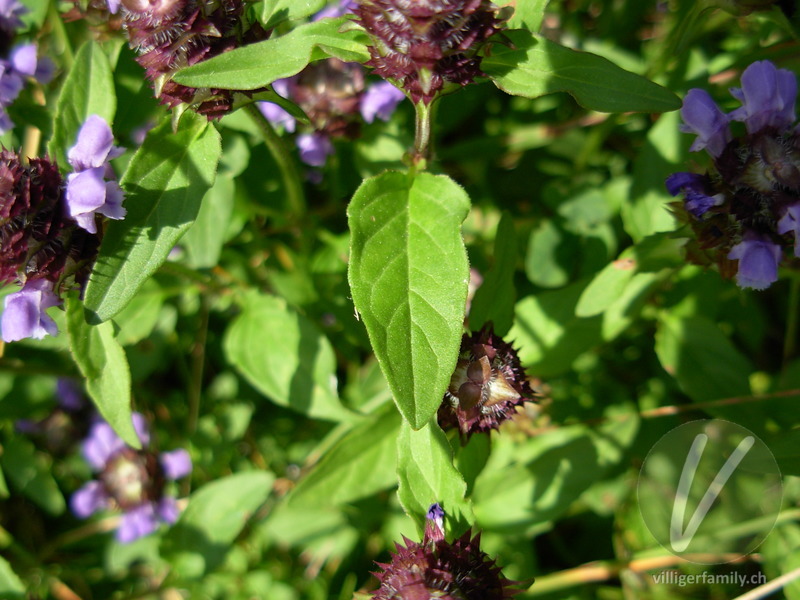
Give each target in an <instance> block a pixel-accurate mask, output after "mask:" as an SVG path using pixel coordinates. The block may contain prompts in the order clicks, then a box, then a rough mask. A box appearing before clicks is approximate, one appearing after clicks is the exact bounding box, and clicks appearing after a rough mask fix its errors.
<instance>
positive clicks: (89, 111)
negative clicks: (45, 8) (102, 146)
mask: <svg viewBox="0 0 800 600" xmlns="http://www.w3.org/2000/svg"><path fill="white" fill-rule="evenodd" d="M116 107H117V97H116V94H115V92H114V78H113V73H112V71H111V65H110V64H109V62H108V57H107V56H106V54H105V53H104V52H103V49H102V48H101V46H100V44H97V43H95V42H91V41H89V42H86V43H85V44H84V45H83V46H81V48H80V50H78V54H77V55H76V56H75V63H74V64H73V66H72V68H71V69H70V71H69V75H67V78H66V80H65V81H64V85H63V86H62V88H61V94H60V95H59V97H58V102H57V104H56V117H55V122H54V123H53V137H52V138H51V139H50V144H49V145H48V147H47V150H48V152H49V153H50V156H51V157H53V158H54V159H55V160H56V161H57V162H58V164H60V165H61V166H62V168H64V167H66V166H67V150H69V148H71V147H72V146H73V145H75V141H76V139H77V137H78V130H79V129H80V128H81V125H83V122H84V121H85V120H86V117H88V116H90V115H99V116H101V117H103V118H104V119H105V120H106V121H107V122H108V124H109V125H110V124H111V122H112V121H113V120H114V113H115V112H116Z"/></svg>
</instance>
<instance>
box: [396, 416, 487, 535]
mask: <svg viewBox="0 0 800 600" xmlns="http://www.w3.org/2000/svg"><path fill="white" fill-rule="evenodd" d="M397 478H398V480H399V485H400V487H399V489H398V491H397V495H398V497H399V498H400V503H401V504H402V505H403V508H404V509H405V511H406V513H407V514H408V515H409V516H410V517H411V518H412V519H413V520H414V521H415V522H416V523H417V524H419V525H422V524H424V521H425V514H426V513H427V512H428V508H429V507H430V505H431V504H433V503H434V502H438V503H439V504H441V505H442V508H443V509H444V511H445V513H446V515H447V519H448V523H449V524H450V527H449V531H450V534H451V535H460V534H461V533H462V532H463V531H465V530H466V529H467V527H469V526H470V525H472V524H473V523H474V517H473V515H472V506H471V504H470V502H469V500H467V499H465V498H464V496H465V494H466V492H467V484H466V482H465V481H464V477H463V476H462V475H461V473H459V472H458V469H456V468H455V467H454V466H453V449H452V448H451V447H450V442H448V441H447V436H446V435H445V434H444V432H443V431H442V430H441V428H440V427H439V425H438V424H437V423H436V422H435V420H434V421H431V422H430V423H429V424H428V426H427V427H424V428H422V429H420V430H419V431H414V430H413V429H412V428H411V427H409V425H408V423H403V426H402V428H401V430H400V436H399V437H398V439H397Z"/></svg>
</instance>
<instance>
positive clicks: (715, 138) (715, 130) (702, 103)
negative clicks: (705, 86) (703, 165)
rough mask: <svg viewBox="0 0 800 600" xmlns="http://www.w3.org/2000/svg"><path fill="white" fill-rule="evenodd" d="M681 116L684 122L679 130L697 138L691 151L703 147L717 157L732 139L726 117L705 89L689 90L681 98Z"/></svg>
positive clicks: (696, 150)
mask: <svg viewBox="0 0 800 600" xmlns="http://www.w3.org/2000/svg"><path fill="white" fill-rule="evenodd" d="M681 117H683V121H684V123H685V125H681V131H682V132H684V133H696V134H697V139H696V140H695V141H694V143H693V144H692V147H691V148H690V150H691V151H692V152H698V151H700V150H703V149H704V148H705V149H706V150H707V151H708V153H709V154H710V155H711V156H713V157H714V158H717V157H719V156H720V155H721V154H722V151H723V150H724V149H725V146H726V145H727V144H728V142H730V141H731V139H732V138H731V131H730V128H729V127H728V117H727V116H726V115H725V113H723V112H722V111H721V110H720V108H719V107H718V106H717V105H716V103H715V102H714V100H712V99H711V96H710V95H709V94H708V92H706V91H705V90H700V89H691V90H689V92H688V93H687V94H686V97H685V98H684V99H683V107H682V108H681Z"/></svg>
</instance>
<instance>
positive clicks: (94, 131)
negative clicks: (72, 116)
mask: <svg viewBox="0 0 800 600" xmlns="http://www.w3.org/2000/svg"><path fill="white" fill-rule="evenodd" d="M113 144H114V134H113V133H112V132H111V128H110V127H109V126H108V123H106V121H105V119H104V118H103V117H101V116H99V115H90V116H89V117H87V118H86V121H85V122H84V124H83V125H82V126H81V128H80V130H79V131H78V139H77V141H76V142H75V145H74V146H73V147H72V148H70V149H69V152H68V153H67V159H68V160H69V164H71V165H72V167H73V168H74V169H75V170H76V171H85V170H86V169H92V168H96V167H104V166H105V164H106V163H107V162H108V161H109V160H111V159H112V158H116V157H118V156H119V155H121V154H122V153H123V152H124V151H125V150H124V148H118V147H117V146H114V145H113Z"/></svg>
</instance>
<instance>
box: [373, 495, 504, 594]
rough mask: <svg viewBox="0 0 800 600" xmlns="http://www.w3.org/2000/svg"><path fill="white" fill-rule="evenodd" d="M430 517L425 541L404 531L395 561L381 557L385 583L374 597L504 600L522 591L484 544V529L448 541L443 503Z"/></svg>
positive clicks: (434, 507)
mask: <svg viewBox="0 0 800 600" xmlns="http://www.w3.org/2000/svg"><path fill="white" fill-rule="evenodd" d="M427 518H428V524H427V527H426V528H425V535H424V537H423V539H422V542H420V543H416V542H412V541H411V540H409V539H408V538H406V537H404V538H403V541H404V542H405V546H403V545H401V544H396V549H397V551H396V552H395V553H393V554H392V561H391V562H390V563H388V564H384V563H378V566H379V567H380V568H381V569H382V571H381V572H380V573H374V575H375V576H376V577H377V578H378V580H379V581H380V584H381V585H380V588H378V589H377V590H376V591H375V592H373V596H372V600H429V599H432V598H437V599H438V600H504V599H505V598H511V597H512V596H513V595H514V594H516V593H518V592H519V590H515V589H512V588H511V586H513V585H515V582H513V581H511V580H509V579H506V578H505V577H503V574H502V573H501V572H500V567H498V566H496V565H495V561H494V560H492V559H491V558H489V556H488V555H487V554H486V553H485V552H483V551H482V550H481V549H480V537H481V536H480V533H478V534H476V535H475V536H474V537H472V535H471V533H470V531H467V532H465V533H464V535H462V536H461V537H459V538H457V539H456V540H454V541H453V542H448V541H447V540H446V539H445V536H444V530H443V525H442V523H443V518H444V511H443V510H442V508H441V506H439V504H433V505H432V506H431V507H430V509H428V514H427Z"/></svg>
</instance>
